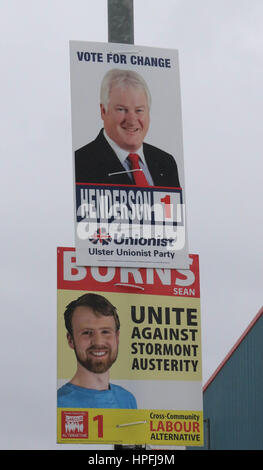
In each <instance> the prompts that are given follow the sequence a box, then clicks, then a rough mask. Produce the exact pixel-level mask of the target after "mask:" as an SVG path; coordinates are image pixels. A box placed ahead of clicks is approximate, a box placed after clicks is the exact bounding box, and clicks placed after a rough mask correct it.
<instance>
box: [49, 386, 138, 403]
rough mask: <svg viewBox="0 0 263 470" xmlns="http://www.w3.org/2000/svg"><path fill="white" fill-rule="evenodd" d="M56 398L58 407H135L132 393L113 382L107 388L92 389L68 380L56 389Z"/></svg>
mask: <svg viewBox="0 0 263 470" xmlns="http://www.w3.org/2000/svg"><path fill="white" fill-rule="evenodd" d="M57 398H58V401H57V406H58V408H124V409H137V403H136V399H135V397H134V396H133V395H132V393H130V392H128V391H127V390H125V388H123V387H120V386H119V385H114V384H109V389H108V390H94V389H91V388H84V387H79V386H78V385H73V384H71V383H70V382H68V383H66V384H65V385H63V386H62V387H61V388H60V389H59V390H58V393H57Z"/></svg>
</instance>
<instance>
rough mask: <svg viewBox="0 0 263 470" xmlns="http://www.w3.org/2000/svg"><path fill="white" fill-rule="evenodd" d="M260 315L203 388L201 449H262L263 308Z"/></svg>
mask: <svg viewBox="0 0 263 470" xmlns="http://www.w3.org/2000/svg"><path fill="white" fill-rule="evenodd" d="M259 314H260V315H259ZM259 314H258V315H257V318H256V321H255V322H254V324H253V327H252V328H250V329H249V331H248V332H247V333H246V334H245V336H244V337H243V338H242V341H241V342H239V343H238V345H237V346H235V347H234V348H233V349H234V350H233V352H232V353H231V354H230V355H229V357H227V360H225V361H223V362H224V364H223V366H222V367H221V368H220V370H219V371H218V372H217V373H216V375H215V376H214V378H213V380H212V381H210V383H208V386H207V387H205V389H204V396H203V399H204V420H205V423H204V424H205V426H204V433H205V447H204V448H202V449H207V448H208V447H210V449H211V450H263V309H262V311H260V312H259ZM207 420H209V421H207ZM207 424H209V427H210V432H209V429H208V426H207ZM208 432H209V434H208ZM191 449H192V450H198V448H193V447H192V448H191ZM199 449H201V448H199Z"/></svg>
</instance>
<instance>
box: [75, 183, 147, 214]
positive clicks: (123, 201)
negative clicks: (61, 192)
mask: <svg viewBox="0 0 263 470" xmlns="http://www.w3.org/2000/svg"><path fill="white" fill-rule="evenodd" d="M153 212H154V207H153V196H152V193H151V192H150V191H141V190H136V191H134V190H132V189H131V190H129V191H126V190H122V189H120V190H119V189H114V190H110V189H86V188H85V189H82V188H81V190H80V205H79V215H81V217H87V218H89V219H91V220H92V219H94V220H97V219H102V220H104V219H106V220H108V219H109V218H111V217H114V218H117V219H122V220H135V219H138V220H144V221H146V220H147V221H150V220H151V219H152V213H153Z"/></svg>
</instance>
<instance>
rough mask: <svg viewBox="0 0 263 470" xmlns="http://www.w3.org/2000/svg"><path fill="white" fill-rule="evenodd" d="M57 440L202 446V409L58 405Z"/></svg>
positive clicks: (63, 441) (65, 441) (88, 442)
mask: <svg viewBox="0 0 263 470" xmlns="http://www.w3.org/2000/svg"><path fill="white" fill-rule="evenodd" d="M57 423H58V429H57V433H58V434H57V435H58V443H71V444H72V443H79V444H85V443H86V444H95V443H96V444H99V443H101V444H134V445H142V444H152V445H160V446H161V445H163V446H169V445H171V446H202V445H203V413H202V412H201V411H181V410H180V411H174V410H172V411H169V410H121V409H114V410H111V409H103V408H99V409H98V408H96V409H95V408H91V409H82V408H77V409H76V408H58V420H57Z"/></svg>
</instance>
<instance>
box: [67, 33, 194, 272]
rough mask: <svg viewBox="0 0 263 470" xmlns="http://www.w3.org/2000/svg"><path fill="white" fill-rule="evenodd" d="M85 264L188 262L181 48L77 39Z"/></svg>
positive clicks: (75, 140)
mask: <svg viewBox="0 0 263 470" xmlns="http://www.w3.org/2000/svg"><path fill="white" fill-rule="evenodd" d="M70 76H71V107H72V150H73V169H74V207H75V212H74V217H75V246H76V258H77V265H79V266H119V267H121V266H141V267H158V266H163V267H167V268H182V269H187V268H188V267H189V262H188V260H189V258H188V242H187V230H186V213H185V212H186V211H185V179H184V162H183V142H182V118H181V98H180V86H179V85H180V83H179V65H178V52H177V51H176V50H171V49H156V48H149V47H141V46H134V45H128V44H125V45H123V44H111V43H93V42H92V43H90V42H79V41H71V42H70Z"/></svg>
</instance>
